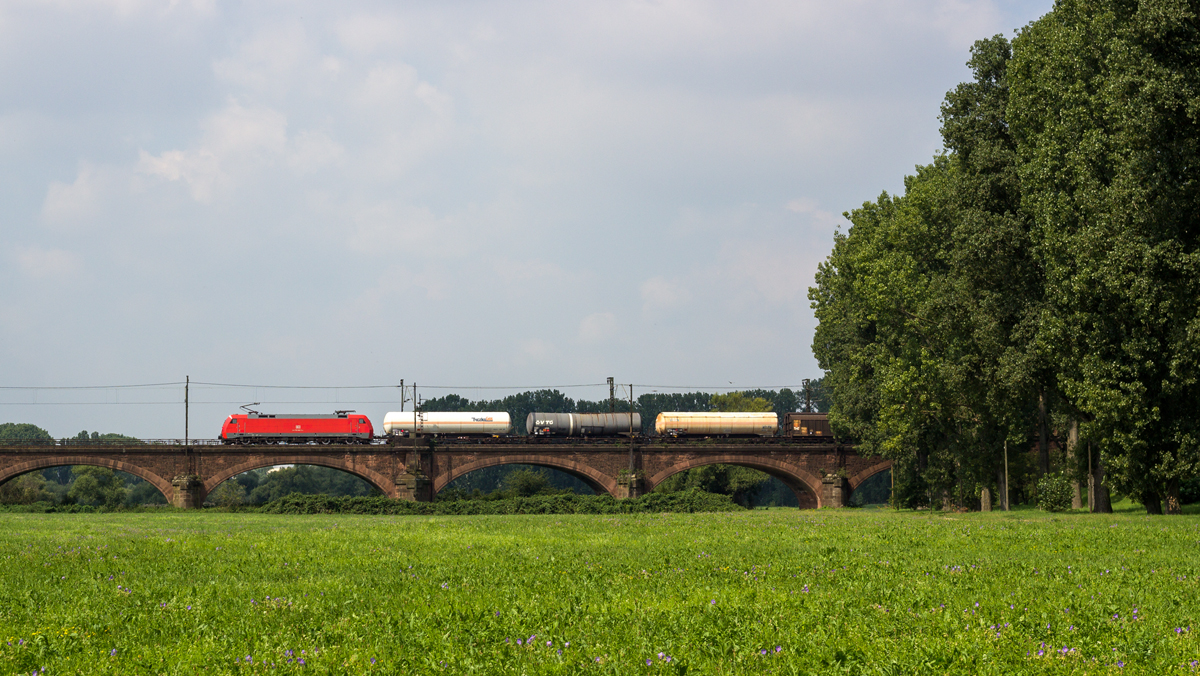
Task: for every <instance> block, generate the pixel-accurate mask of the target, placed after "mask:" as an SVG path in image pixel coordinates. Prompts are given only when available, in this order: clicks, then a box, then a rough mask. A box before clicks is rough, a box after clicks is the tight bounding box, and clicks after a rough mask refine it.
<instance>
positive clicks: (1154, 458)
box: [1008, 0, 1200, 513]
mask: <svg viewBox="0 0 1200 676" xmlns="http://www.w3.org/2000/svg"><path fill="white" fill-rule="evenodd" d="M1197 7H1198V3H1197V2H1195V1H1194V0H1193V1H1190V2H1189V1H1179V0H1142V1H1140V2H1138V1H1134V0H1059V2H1058V3H1057V4H1056V5H1055V8H1054V10H1053V11H1051V12H1050V13H1049V14H1047V15H1046V16H1044V17H1042V18H1041V19H1040V20H1038V21H1036V22H1034V23H1033V24H1031V25H1030V26H1028V27H1027V28H1026V29H1025V30H1023V31H1022V33H1021V35H1020V36H1019V37H1018V38H1017V40H1016V42H1015V48H1016V49H1015V56H1014V60H1013V64H1012V66H1011V67H1010V71H1009V81H1010V84H1011V90H1012V98H1011V101H1010V105H1009V108H1008V111H1009V119H1010V122H1011V124H1012V130H1013V135H1014V137H1015V138H1016V140H1017V147H1018V154H1019V158H1020V163H1021V174H1020V176H1021V180H1022V186H1023V190H1024V194H1025V202H1026V206H1027V208H1028V210H1029V211H1030V213H1031V214H1032V215H1033V218H1034V228H1033V241H1032V245H1033V246H1032V248H1033V251H1034V252H1035V256H1036V258H1037V261H1038V263H1039V265H1040V266H1041V267H1042V269H1043V270H1044V272H1045V275H1046V283H1045V289H1046V297H1047V308H1046V309H1045V311H1044V312H1043V314H1042V317H1041V328H1040V331H1039V338H1040V340H1041V342H1042V344H1043V345H1044V346H1045V350H1046V352H1047V353H1049V354H1052V355H1053V358H1054V362H1055V363H1056V365H1057V366H1058V368H1059V383H1060V384H1061V390H1062V393H1063V395H1064V396H1065V397H1066V399H1067V401H1068V402H1069V405H1070V406H1071V407H1073V408H1074V409H1076V410H1078V411H1079V412H1080V417H1081V418H1082V420H1081V423H1082V424H1081V426H1080V436H1081V438H1083V439H1088V440H1091V441H1092V442H1093V443H1094V444H1096V446H1098V448H1099V450H1100V456H1101V459H1102V462H1103V465H1104V469H1105V471H1107V473H1108V476H1109V477H1110V478H1111V479H1112V480H1113V481H1114V483H1115V484H1116V485H1117V486H1118V487H1119V488H1121V489H1122V490H1124V491H1127V492H1130V493H1132V494H1133V495H1135V496H1137V497H1138V498H1139V499H1140V500H1141V501H1142V502H1143V504H1144V505H1145V506H1146V509H1147V510H1148V511H1150V512H1152V513H1153V512H1158V511H1159V510H1160V509H1161V508H1160V499H1161V498H1162V496H1163V494H1164V493H1166V494H1167V496H1168V509H1169V510H1170V511H1173V512H1177V511H1178V500H1177V497H1178V494H1177V492H1178V485H1179V481H1180V479H1182V478H1185V477H1187V476H1191V475H1194V474H1195V473H1196V472H1197V470H1198V469H1200V462H1198V461H1200V428H1198V426H1200V388H1198V380H1197V379H1198V376H1200V304H1198V303H1197V300H1196V299H1197V298H1200V224H1198V222H1197V219H1198V218H1200V190H1198V189H1197V186H1200V180H1198V179H1200V133H1198V132H1200V19H1198V12H1197Z"/></svg>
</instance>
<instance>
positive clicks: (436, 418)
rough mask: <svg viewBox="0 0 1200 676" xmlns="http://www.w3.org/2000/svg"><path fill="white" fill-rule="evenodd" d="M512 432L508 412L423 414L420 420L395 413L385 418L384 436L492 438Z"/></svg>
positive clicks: (402, 413) (406, 412)
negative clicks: (473, 436)
mask: <svg viewBox="0 0 1200 676" xmlns="http://www.w3.org/2000/svg"><path fill="white" fill-rule="evenodd" d="M511 431H512V418H511V417H510V416H509V415H508V413H507V412H488V413H473V412H463V413H441V412H430V413H422V414H421V418H420V420H417V414H416V413H415V412H413V411H393V412H391V413H388V414H387V415H385V416H383V433H384V434H389V435H391V434H408V433H409V432H416V433H417V434H443V435H447V436H463V435H468V434H469V435H475V436H483V435H487V436H491V435H497V434H508V433H509V432H511Z"/></svg>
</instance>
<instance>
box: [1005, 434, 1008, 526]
mask: <svg viewBox="0 0 1200 676" xmlns="http://www.w3.org/2000/svg"><path fill="white" fill-rule="evenodd" d="M1004 511H1006V512H1007V511H1008V439H1005V440H1004Z"/></svg>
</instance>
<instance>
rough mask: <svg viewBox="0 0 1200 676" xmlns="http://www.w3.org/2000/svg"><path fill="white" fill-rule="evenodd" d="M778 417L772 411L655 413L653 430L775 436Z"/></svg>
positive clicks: (677, 433) (672, 433)
mask: <svg viewBox="0 0 1200 676" xmlns="http://www.w3.org/2000/svg"><path fill="white" fill-rule="evenodd" d="M778 428H779V416H777V415H775V414H774V413H688V412H676V411H672V412H664V413H659V414H658V418H656V419H655V421H654V431H655V432H657V433H658V434H659V435H662V436H670V437H678V436H684V435H691V436H760V437H771V436H775V431H776V430H777V429H778Z"/></svg>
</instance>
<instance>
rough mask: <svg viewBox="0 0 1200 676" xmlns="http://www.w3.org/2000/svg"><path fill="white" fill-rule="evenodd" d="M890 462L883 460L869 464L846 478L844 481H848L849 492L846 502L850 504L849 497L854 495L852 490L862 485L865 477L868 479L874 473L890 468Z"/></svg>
mask: <svg viewBox="0 0 1200 676" xmlns="http://www.w3.org/2000/svg"><path fill="white" fill-rule="evenodd" d="M892 464H893V463H892V461H891V460H884V461H883V462H877V463H875V464H874V465H871V466H870V467H868V468H866V469H864V470H862V471H860V472H859V473H857V474H855V475H854V476H852V477H850V478H849V479H847V480H846V483H848V484H849V485H850V494H849V495H847V496H846V504H850V499H851V498H852V497H853V496H854V492H855V491H857V490H858V487H859V486H861V485H863V483H864V482H866V480H867V479H870V478H871V477H873V476H875V475H876V474H879V473H881V472H886V471H888V470H890V469H891V468H892Z"/></svg>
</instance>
